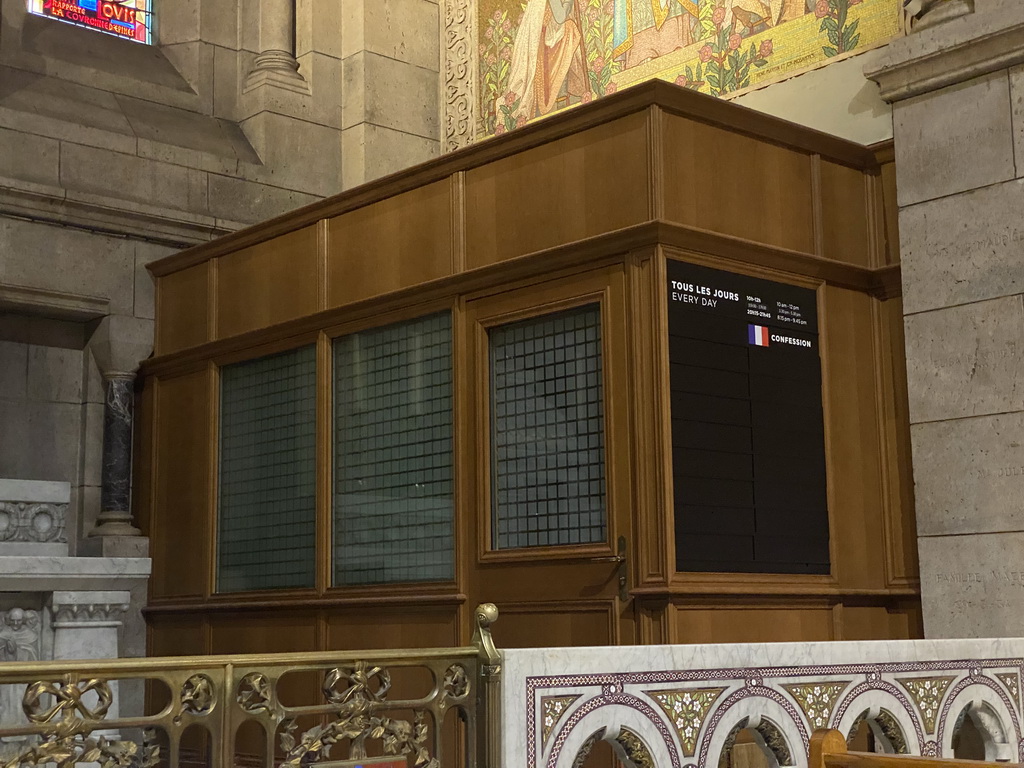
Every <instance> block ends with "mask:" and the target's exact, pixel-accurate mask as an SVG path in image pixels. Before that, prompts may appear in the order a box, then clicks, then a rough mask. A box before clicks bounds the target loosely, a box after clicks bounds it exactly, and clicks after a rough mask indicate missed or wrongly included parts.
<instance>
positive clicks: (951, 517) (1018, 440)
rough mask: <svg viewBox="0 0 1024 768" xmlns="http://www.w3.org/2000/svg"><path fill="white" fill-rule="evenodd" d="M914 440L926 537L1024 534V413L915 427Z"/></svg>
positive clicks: (919, 516) (920, 520)
mask: <svg viewBox="0 0 1024 768" xmlns="http://www.w3.org/2000/svg"><path fill="white" fill-rule="evenodd" d="M911 436H912V439H913V444H914V480H915V485H916V493H915V496H916V498H915V503H916V509H917V530H918V533H919V534H920V535H922V536H929V535H940V534H961V533H984V532H995V531H1024V506H1022V505H1021V498H1022V496H1024V413H1013V414H1002V415H998V416H984V417H980V418H976V419H954V420H952V421H940V422H932V423H928V424H915V425H914V426H913V427H912V428H911ZM1022 596H1024V595H1022Z"/></svg>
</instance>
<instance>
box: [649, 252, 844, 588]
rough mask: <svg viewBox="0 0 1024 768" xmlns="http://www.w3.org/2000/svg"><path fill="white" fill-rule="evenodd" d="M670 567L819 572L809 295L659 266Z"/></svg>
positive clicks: (813, 323)
mask: <svg viewBox="0 0 1024 768" xmlns="http://www.w3.org/2000/svg"><path fill="white" fill-rule="evenodd" d="M668 328H669V363H670V365H671V388H672V473H673V479H674V487H675V531H676V568H677V570H679V571H716V572H748V573H828V572H829V550H828V536H829V533H828V502H827V497H826V490H825V441H824V421H823V418H822V410H821V360H820V358H819V356H818V313H817V304H816V299H815V293H814V291H812V290H808V289H806V288H797V287H794V286H792V285H785V284H783V283H775V282H771V281H769V280H759V279H757V278H753V277H747V276H745V275H734V274H732V273H730V272H722V271H720V270H717V269H709V268H707V267H699V266H695V265H693V264H686V263H683V262H679V261H672V260H670V261H669V262H668Z"/></svg>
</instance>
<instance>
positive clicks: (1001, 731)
mask: <svg viewBox="0 0 1024 768" xmlns="http://www.w3.org/2000/svg"><path fill="white" fill-rule="evenodd" d="M990 682H991V681H988V680H987V679H986V678H983V677H976V678H973V679H968V680H964V681H962V682H961V683H960V685H958V686H957V687H956V688H955V689H954V690H953V691H952V692H951V695H950V697H949V699H948V700H947V702H946V704H945V706H944V707H943V708H942V718H941V720H940V722H939V726H938V729H939V738H938V740H939V749H940V754H941V755H942V756H943V757H952V756H953V738H954V736H955V735H956V733H957V731H958V730H959V727H960V726H961V724H962V723H963V719H964V718H967V717H970V718H971V721H972V722H973V723H974V725H975V727H976V728H977V729H978V731H980V733H981V736H982V739H983V740H984V743H985V759H986V760H989V761H995V760H998V761H1001V762H1002V761H1016V760H1019V759H1020V752H1019V749H1018V747H1019V744H1020V740H1021V735H1020V725H1019V723H1018V721H1017V717H1016V714H1015V713H1014V712H1013V710H1012V708H1011V706H1010V705H1009V704H1008V703H1007V700H1006V696H1005V694H1004V693H1003V692H1002V690H1001V689H1000V688H998V687H997V686H996V685H995V684H994V683H991V684H990Z"/></svg>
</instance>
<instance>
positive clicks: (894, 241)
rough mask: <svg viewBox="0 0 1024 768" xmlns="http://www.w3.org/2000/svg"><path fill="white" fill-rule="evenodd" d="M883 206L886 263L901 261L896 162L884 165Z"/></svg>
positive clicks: (882, 182) (882, 183)
mask: <svg viewBox="0 0 1024 768" xmlns="http://www.w3.org/2000/svg"><path fill="white" fill-rule="evenodd" d="M881 187H882V208H883V210H884V220H885V240H886V249H885V263H886V264H899V263H900V209H899V205H897V203H896V163H895V162H889V163H885V164H883V165H882V181H881Z"/></svg>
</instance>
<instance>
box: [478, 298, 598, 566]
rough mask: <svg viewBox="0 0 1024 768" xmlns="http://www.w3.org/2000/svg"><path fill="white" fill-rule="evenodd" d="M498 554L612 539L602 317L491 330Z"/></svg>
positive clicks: (562, 315)
mask: <svg viewBox="0 0 1024 768" xmlns="http://www.w3.org/2000/svg"><path fill="white" fill-rule="evenodd" d="M490 365H491V460H492V469H491V497H492V498H491V520H492V525H491V529H492V541H491V545H492V546H493V547H494V548H495V549H516V548H521V547H545V546H561V545H572V544H592V543H595V542H601V541H604V540H605V525H606V513H605V474H604V406H603V402H604V401H603V394H602V377H601V311H600V307H598V306H597V305H588V306H586V307H581V308H579V309H573V310H570V311H567V312H559V313H556V314H551V315H544V316H542V317H536V318H531V319H530V320H526V321H523V322H518V323H513V324H510V325H503V326H500V327H497V328H493V329H491V331H490Z"/></svg>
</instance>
